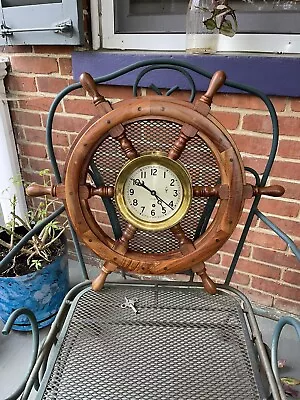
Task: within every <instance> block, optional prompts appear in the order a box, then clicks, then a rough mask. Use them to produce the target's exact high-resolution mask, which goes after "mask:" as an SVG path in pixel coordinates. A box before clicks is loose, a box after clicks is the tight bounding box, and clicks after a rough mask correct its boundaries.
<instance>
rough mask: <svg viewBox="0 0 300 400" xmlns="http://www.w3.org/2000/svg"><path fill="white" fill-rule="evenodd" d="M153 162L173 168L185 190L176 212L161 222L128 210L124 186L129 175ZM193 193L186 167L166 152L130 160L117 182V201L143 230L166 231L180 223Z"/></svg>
mask: <svg viewBox="0 0 300 400" xmlns="http://www.w3.org/2000/svg"><path fill="white" fill-rule="evenodd" d="M153 164H160V165H162V166H164V167H166V168H169V169H170V170H172V172H173V173H174V174H175V175H177V177H178V179H179V181H180V183H181V185H182V191H183V196H182V202H181V205H180V207H179V208H178V210H177V211H176V213H175V214H173V215H172V216H171V217H170V218H168V219H166V220H164V221H159V222H149V221H144V220H142V219H141V218H138V217H137V216H135V215H133V214H132V213H131V212H130V211H129V210H128V208H127V206H126V204H125V201H124V186H125V182H126V180H127V178H128V176H129V175H131V174H132V172H133V171H134V170H135V169H137V168H140V167H142V166H145V165H153ZM192 193H193V192H192V182H191V178H190V175H189V173H188V171H187V170H186V168H185V167H184V166H183V165H182V164H181V163H180V162H179V161H174V160H172V159H170V158H168V157H167V156H166V155H165V154H164V153H162V152H158V151H157V152H151V153H146V154H142V155H141V156H139V157H137V158H134V159H133V160H130V161H128V162H127V163H126V164H125V165H124V166H123V168H122V169H121V171H120V172H119V175H118V176H117V179H116V184H115V201H116V204H117V206H118V209H119V211H120V213H121V214H122V216H123V217H124V218H125V220H126V221H127V222H129V223H130V224H132V225H133V226H135V227H137V228H139V229H141V230H144V231H152V232H157V231H164V230H166V229H169V228H171V227H172V226H174V225H176V224H178V223H179V222H180V221H181V220H182V218H183V217H184V216H185V214H186V213H187V211H188V209H189V207H190V204H191V201H192Z"/></svg>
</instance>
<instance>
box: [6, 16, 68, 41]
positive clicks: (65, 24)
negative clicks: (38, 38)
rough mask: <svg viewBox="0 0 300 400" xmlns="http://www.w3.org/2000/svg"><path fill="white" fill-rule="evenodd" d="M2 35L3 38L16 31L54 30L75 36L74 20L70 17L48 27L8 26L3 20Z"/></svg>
mask: <svg viewBox="0 0 300 400" xmlns="http://www.w3.org/2000/svg"><path fill="white" fill-rule="evenodd" d="M0 28H1V36H2V37H3V38H5V37H9V36H13V34H14V33H20V32H48V31H53V32H54V33H60V34H62V35H66V36H68V37H72V36H73V30H74V28H73V22H72V20H71V19H68V20H66V21H63V22H60V23H59V24H56V25H55V26H52V27H48V28H18V29H14V28H10V27H8V26H6V24H5V22H2V24H1V27H0Z"/></svg>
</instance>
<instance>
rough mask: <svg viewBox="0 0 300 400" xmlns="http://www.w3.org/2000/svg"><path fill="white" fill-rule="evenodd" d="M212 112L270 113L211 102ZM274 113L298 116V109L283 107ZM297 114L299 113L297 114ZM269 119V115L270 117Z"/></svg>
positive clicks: (299, 112)
mask: <svg viewBox="0 0 300 400" xmlns="http://www.w3.org/2000/svg"><path fill="white" fill-rule="evenodd" d="M211 111H212V114H213V113H214V111H224V112H229V113H234V114H240V115H241V116H245V115H262V116H269V117H270V114H269V112H268V110H260V109H253V108H243V107H241V108H239V107H227V106H225V105H224V106H222V105H215V104H213V107H212V109H211ZM276 114H277V115H278V116H287V117H295V114H296V116H299V117H300V111H294V110H292V109H290V110H289V109H286V108H285V109H284V110H283V111H276ZM298 114H299V115H298ZM270 120H271V117H270Z"/></svg>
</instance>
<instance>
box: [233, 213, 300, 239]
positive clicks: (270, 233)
mask: <svg viewBox="0 0 300 400" xmlns="http://www.w3.org/2000/svg"><path fill="white" fill-rule="evenodd" d="M277 218H278V217H277ZM280 219H281V218H280ZM283 219H285V220H287V221H290V219H289V218H283ZM293 222H299V221H298V220H295V221H293ZM237 226H238V227H239V228H242V229H243V228H244V225H237ZM242 229H241V230H242ZM250 230H251V231H252V232H258V233H263V234H266V235H270V236H276V237H279V236H278V235H277V234H276V233H275V232H273V231H272V229H270V228H269V229H267V228H262V227H255V228H253V227H251V228H250ZM289 236H290V237H295V238H300V236H295V235H289ZM246 240H247V239H246ZM247 243H248V242H247Z"/></svg>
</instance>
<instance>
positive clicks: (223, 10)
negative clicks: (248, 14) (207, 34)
mask: <svg viewBox="0 0 300 400" xmlns="http://www.w3.org/2000/svg"><path fill="white" fill-rule="evenodd" d="M202 11H205V12H208V13H210V14H211V15H210V17H209V18H207V19H206V20H204V21H203V23H204V25H205V27H206V29H207V30H209V31H213V30H214V29H218V31H219V33H221V34H222V35H225V36H229V37H232V36H234V35H235V34H236V32H237V29H238V23H237V18H236V15H235V11H234V10H233V9H232V8H231V7H229V5H228V4H227V2H224V3H222V4H218V3H217V2H216V5H215V7H213V9H212V10H209V9H208V8H202Z"/></svg>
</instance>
